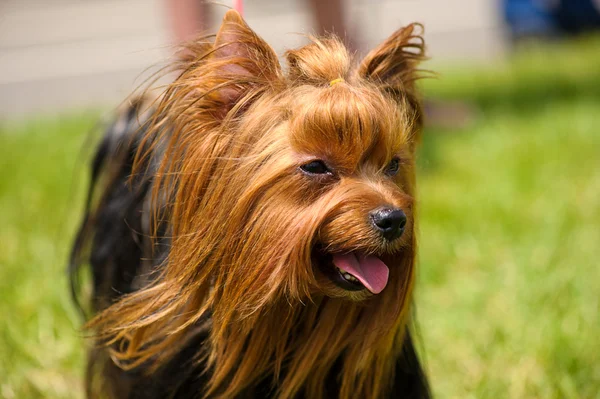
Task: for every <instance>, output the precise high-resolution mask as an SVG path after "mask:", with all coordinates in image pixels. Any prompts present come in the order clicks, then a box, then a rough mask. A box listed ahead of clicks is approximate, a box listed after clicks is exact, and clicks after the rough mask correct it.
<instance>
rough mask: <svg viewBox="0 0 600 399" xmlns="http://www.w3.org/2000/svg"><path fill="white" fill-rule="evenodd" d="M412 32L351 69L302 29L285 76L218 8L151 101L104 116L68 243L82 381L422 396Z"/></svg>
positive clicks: (201, 391)
mask: <svg viewBox="0 0 600 399" xmlns="http://www.w3.org/2000/svg"><path fill="white" fill-rule="evenodd" d="M412 29H413V27H412V26H411V27H408V28H405V29H403V30H401V31H399V32H397V33H396V34H395V35H394V36H392V38H390V39H389V40H388V41H387V42H386V43H384V44H383V45H382V46H380V48H379V49H377V50H375V51H374V52H373V53H372V54H370V55H369V56H367V58H366V59H365V60H364V61H363V63H362V64H361V66H360V67H359V69H358V70H352V69H350V63H349V60H348V59H347V53H346V52H345V49H343V48H342V47H341V44H340V42H339V41H337V40H336V39H324V40H321V41H315V43H313V44H311V45H309V46H306V47H304V48H302V49H300V50H297V51H292V52H289V53H288V62H289V64H290V71H289V72H288V74H287V75H286V76H284V75H283V73H282V72H281V70H280V67H279V63H278V62H277V60H276V58H274V55H273V54H272V51H271V50H270V48H268V46H267V45H266V43H264V42H262V40H260V39H259V38H258V37H257V36H256V35H255V34H254V33H253V32H252V31H251V30H250V29H249V28H248V27H247V26H246V25H245V24H244V23H243V21H242V20H241V19H240V18H239V16H238V15H237V14H235V13H234V12H229V13H228V14H227V16H226V17H225V21H224V23H223V26H222V28H221V30H220V32H219V34H218V35H217V38H216V40H215V43H214V44H212V43H211V44H206V43H203V44H198V45H197V47H194V46H191V48H190V52H191V54H193V57H192V58H191V59H190V60H188V61H186V62H185V63H184V65H183V69H184V71H183V72H182V74H181V75H180V77H179V78H178V79H177V80H176V81H175V83H173V84H172V85H171V87H170V88H169V89H168V90H167V92H166V93H165V94H164V95H163V96H162V98H161V99H160V102H159V103H157V104H154V105H152V106H150V105H148V104H146V103H145V102H144V101H145V100H144V99H139V100H136V101H134V102H133V103H132V104H131V105H130V106H129V107H127V108H126V109H125V110H123V111H122V112H121V114H120V115H119V117H118V118H117V120H116V122H115V123H114V124H113V125H112V127H111V128H110V129H109V130H108V132H107V134H106V135H105V137H104V139H103V141H102V143H101V145H100V147H99V149H98V151H97V154H96V157H95V159H94V163H93V170H92V183H91V189H90V196H89V201H88V210H87V213H86V217H85V220H84V222H83V224H82V227H81V229H80V232H79V234H78V237H77V241H76V243H75V247H74V250H73V255H72V271H73V272H74V271H76V269H77V267H78V266H79V265H80V264H81V263H84V262H89V263H90V264H91V269H92V277H93V293H92V303H93V311H94V312H96V313H97V315H96V316H95V318H94V319H92V320H91V322H90V323H89V327H90V328H91V329H93V330H94V331H95V332H96V334H97V337H98V339H97V340H98V344H99V345H98V346H96V347H95V348H94V349H92V350H91V352H90V360H89V368H88V396H102V395H107V396H111V397H117V398H165V397H176V398H188V397H189V398H202V397H244V398H246V397H254V398H268V397H282V398H291V397H307V398H318V397H322V398H335V397H340V398H348V397H373V398H375V397H393V398H425V397H428V396H429V390H428V386H427V382H426V379H425V377H424V373H423V372H422V369H421V366H420V364H419V361H418V359H417V356H416V353H415V349H414V345H413V342H412V339H411V335H410V332H409V328H408V324H409V322H410V302H411V292H412V286H413V280H414V257H415V249H416V248H415V237H414V228H415V227H414V226H415V221H414V214H413V207H414V201H413V196H414V160H413V155H414V146H415V141H416V135H417V134H418V130H419V129H420V118H421V115H420V108H419V105H418V101H417V100H416V97H415V94H414V87H413V82H412V81H413V80H414V79H415V78H416V76H415V65H416V63H417V61H418V60H419V58H420V57H421V54H420V52H417V53H412V52H410V51H407V50H409V49H417V50H419V51H420V50H422V44H421V43H417V44H415V43H414V39H416V38H417V39H418V37H416V36H413V35H412ZM194 57H195V58H194ZM336 57H337V58H336ZM340 57H341V58H340ZM327 64H328V65H329V69H330V70H328V69H327V68H328V65H327ZM319 68H322V70H320V69H319ZM323 83H325V84H323ZM340 104H342V105H340ZM88 253H89V255H88ZM86 257H87V258H86ZM74 282H76V280H74Z"/></svg>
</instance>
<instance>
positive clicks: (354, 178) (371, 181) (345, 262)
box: [222, 81, 415, 300]
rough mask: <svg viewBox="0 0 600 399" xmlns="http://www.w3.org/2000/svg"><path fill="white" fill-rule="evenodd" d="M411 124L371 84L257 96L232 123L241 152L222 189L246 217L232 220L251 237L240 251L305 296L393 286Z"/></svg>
mask: <svg viewBox="0 0 600 399" xmlns="http://www.w3.org/2000/svg"><path fill="white" fill-rule="evenodd" d="M409 111H412V110H409ZM414 122H415V121H414V120H412V119H411V114H410V113H408V112H407V110H402V109H399V107H398V104H397V103H396V102H395V100H394V99H393V98H391V97H389V96H387V95H386V94H385V93H382V92H381V91H380V90H379V89H378V88H377V87H376V86H375V85H372V84H368V83H367V82H364V83H362V84H360V83H359V85H353V84H352V83H351V82H345V81H343V82H338V83H335V84H334V85H332V86H318V87H314V86H310V85H300V86H297V87H292V88H287V89H284V90H283V91H282V92H280V93H278V94H277V95H276V96H267V97H265V99H259V100H257V101H256V102H255V103H254V104H253V105H252V106H251V107H250V108H249V109H248V110H247V111H246V112H245V113H244V114H243V115H242V116H241V118H240V120H239V122H238V130H237V132H236V138H235V140H236V141H237V140H241V143H240V142H237V143H236V146H235V147H236V148H238V150H239V151H240V152H241V153H240V154H236V155H235V157H236V160H235V161H234V162H233V164H232V165H231V167H232V168H233V169H232V172H231V174H229V176H228V179H229V180H230V181H232V185H231V186H230V189H231V191H232V192H229V193H226V192H223V193H222V202H223V205H224V204H228V205H227V207H231V208H232V209H239V211H238V212H239V213H240V214H244V215H245V218H243V219H241V220H243V222H241V223H240V224H233V225H230V226H228V228H231V229H233V230H237V231H236V233H233V232H232V233H231V234H236V235H237V236H238V237H239V238H240V242H241V243H246V242H253V243H254V245H253V247H252V248H253V251H256V252H254V253H252V254H250V252H246V257H247V258H252V259H260V262H261V263H262V264H263V267H265V269H266V270H271V271H272V272H273V273H282V274H283V275H285V276H286V279H289V280H290V281H289V282H286V283H284V285H285V284H288V286H290V287H292V286H294V284H297V281H302V282H306V283H307V285H308V290H309V293H310V294H314V293H323V294H325V295H327V296H331V297H347V298H351V299H353V300H361V299H366V298H368V297H370V296H372V295H374V294H377V295H383V293H384V292H385V290H390V291H391V290H394V289H399V287H398V286H397V285H396V284H395V283H394V282H395V281H397V280H401V279H404V278H405V275H406V272H407V271H406V270H402V268H403V267H406V264H407V262H403V257H412V255H413V251H412V248H411V247H412V245H413V226H414V217H413V206H412V205H413V198H412V196H413V186H414V184H413V179H414V163H413V149H414V139H415V136H414V130H413V129H414V128H415V126H414ZM242 148H243V149H242ZM233 182H235V183H233ZM240 199H242V200H240ZM247 199H252V201H246V200H247ZM234 214H237V212H234ZM261 237H262V238H263V240H261V239H260V238H261ZM244 246H245V245H244ZM263 254H267V255H268V257H264V255H263ZM280 261H282V262H281V263H279V262H280ZM388 283H389V284H388ZM388 285H389V286H390V287H388ZM386 287H387V288H386Z"/></svg>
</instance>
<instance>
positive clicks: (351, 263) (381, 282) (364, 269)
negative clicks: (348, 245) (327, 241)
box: [333, 252, 390, 294]
mask: <svg viewBox="0 0 600 399" xmlns="http://www.w3.org/2000/svg"><path fill="white" fill-rule="evenodd" d="M333 264H334V265H335V266H336V267H338V268H340V269H341V270H343V271H345V272H347V273H350V274H351V275H353V276H354V277H356V278H357V279H358V280H359V281H360V282H361V283H362V284H363V285H364V286H365V287H366V288H367V289H368V290H369V291H371V292H372V293H373V294H379V293H380V292H381V291H383V289H384V288H385V286H386V285H387V282H388V277H389V275H390V269H388V267H387V265H386V264H385V263H383V261H382V260H381V259H379V258H378V257H376V256H373V255H364V254H360V253H355V252H350V253H348V254H338V255H333Z"/></svg>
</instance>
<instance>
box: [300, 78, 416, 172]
mask: <svg viewBox="0 0 600 399" xmlns="http://www.w3.org/2000/svg"><path fill="white" fill-rule="evenodd" d="M336 86H337V87H335V86H334V87H327V88H323V87H300V88H298V89H297V90H295V91H294V92H293V93H291V95H290V96H291V101H290V114H291V118H290V122H291V123H290V129H289V135H290V143H291V145H292V147H293V149H294V151H296V152H297V153H299V154H301V155H305V156H308V157H318V158H322V159H325V160H327V161H328V162H330V163H331V164H333V166H335V167H338V168H341V169H346V170H349V171H352V170H355V169H356V168H357V167H359V166H360V165H361V164H364V163H372V164H374V165H377V166H383V165H384V164H385V163H386V162H388V161H389V160H390V159H391V158H392V157H393V156H394V155H395V154H396V153H399V152H403V151H404V150H405V147H407V146H408V144H409V143H408V141H409V137H410V132H409V130H410V124H409V123H408V122H407V120H408V119H407V118H406V116H405V113H406V112H405V111H406V110H403V109H402V107H399V106H398V104H397V103H396V102H395V101H393V100H392V99H391V98H390V97H388V96H386V95H385V94H383V93H381V92H379V91H378V90H376V89H374V88H372V87H369V86H367V85H363V86H361V85H356V86H352V85H350V84H346V83H344V84H343V85H342V84H338V85H336Z"/></svg>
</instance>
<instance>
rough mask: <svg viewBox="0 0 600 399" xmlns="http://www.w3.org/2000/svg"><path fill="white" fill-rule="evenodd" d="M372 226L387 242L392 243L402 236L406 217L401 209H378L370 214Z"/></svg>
mask: <svg viewBox="0 0 600 399" xmlns="http://www.w3.org/2000/svg"><path fill="white" fill-rule="evenodd" d="M371 220H372V221H373V225H375V227H376V228H377V230H379V231H380V232H381V235H383V236H384V237H385V239H386V240H388V241H393V240H395V239H396V238H398V237H400V236H401V235H402V232H404V226H406V215H405V214H404V212H402V210H401V209H397V208H379V209H376V210H374V211H373V212H371Z"/></svg>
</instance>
